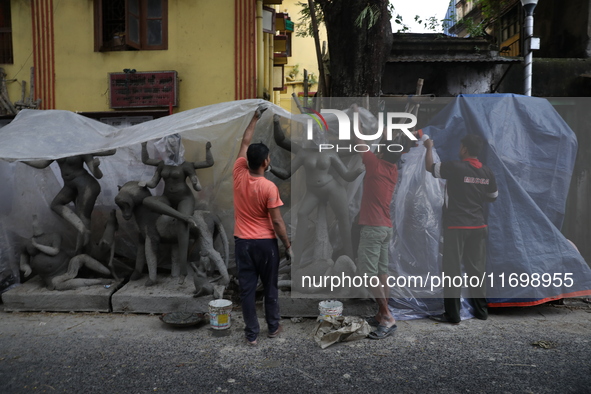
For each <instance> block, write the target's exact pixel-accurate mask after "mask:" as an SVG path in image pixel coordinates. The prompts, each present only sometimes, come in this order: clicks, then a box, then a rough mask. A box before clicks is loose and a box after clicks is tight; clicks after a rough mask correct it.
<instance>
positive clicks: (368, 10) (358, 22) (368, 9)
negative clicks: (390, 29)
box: [355, 4, 382, 29]
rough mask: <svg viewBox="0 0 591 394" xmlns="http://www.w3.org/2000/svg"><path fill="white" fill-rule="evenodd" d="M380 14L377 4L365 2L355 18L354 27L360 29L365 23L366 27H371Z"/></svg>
mask: <svg viewBox="0 0 591 394" xmlns="http://www.w3.org/2000/svg"><path fill="white" fill-rule="evenodd" d="M381 14H382V11H380V8H379V7H378V6H377V5H375V4H367V5H366V6H365V8H364V9H363V10H362V11H361V12H360V13H359V16H357V19H355V27H357V28H359V29H362V28H363V26H364V25H365V26H366V28H367V29H371V28H372V27H374V26H375V24H376V23H377V22H378V19H380V15H381Z"/></svg>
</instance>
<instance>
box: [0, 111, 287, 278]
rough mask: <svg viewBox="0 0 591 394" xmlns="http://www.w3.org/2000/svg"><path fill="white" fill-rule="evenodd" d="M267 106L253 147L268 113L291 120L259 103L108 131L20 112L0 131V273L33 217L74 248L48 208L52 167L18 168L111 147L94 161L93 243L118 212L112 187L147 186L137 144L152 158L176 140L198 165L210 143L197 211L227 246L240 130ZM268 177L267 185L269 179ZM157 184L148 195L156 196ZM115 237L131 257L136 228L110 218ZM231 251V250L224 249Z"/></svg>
mask: <svg viewBox="0 0 591 394" xmlns="http://www.w3.org/2000/svg"><path fill="white" fill-rule="evenodd" d="M261 104H262V105H264V106H267V107H269V109H268V110H267V111H266V112H265V113H263V116H262V118H261V119H260V120H259V121H258V123H257V127H256V130H255V135H254V137H253V142H255V141H256V142H260V141H262V142H264V143H266V144H268V145H270V144H271V143H272V138H273V137H272V130H273V129H272V119H273V115H274V114H279V115H281V116H283V117H287V118H289V117H290V116H291V114H290V113H289V112H287V111H285V110H283V109H282V108H280V107H278V106H275V105H272V104H270V103H269V102H267V101H264V100H242V101H234V102H228V103H221V104H215V105H210V106H206V107H201V108H196V109H193V110H189V111H184V112H181V113H178V114H174V115H170V116H167V117H164V118H160V119H156V120H152V121H149V122H145V123H141V124H137V125H134V126H130V127H124V128H115V127H112V126H108V125H105V124H103V123H100V122H98V121H94V120H92V119H88V118H86V117H83V116H81V115H77V114H75V113H73V112H69V111H56V110H52V111H33V110H24V111H21V112H20V113H19V115H17V117H16V118H15V120H14V121H13V122H12V123H10V124H9V125H7V126H4V127H3V128H1V129H0V158H1V159H3V160H0V175H1V176H2V180H3V188H2V191H0V254H1V256H0V271H3V270H4V269H11V270H12V272H14V274H15V275H17V276H18V274H19V272H18V261H19V255H20V248H21V246H22V245H23V243H24V241H25V240H26V239H28V238H30V237H31V235H32V228H31V224H30V218H31V215H32V214H33V213H36V214H37V215H38V216H39V221H40V224H41V226H42V227H43V228H44V229H46V231H55V232H58V233H60V234H62V235H63V238H64V246H65V247H66V248H68V247H69V248H73V246H74V244H75V241H76V233H75V231H74V230H73V229H72V228H71V226H69V225H68V224H67V223H66V222H65V221H64V220H63V219H61V218H60V217H59V216H58V215H57V214H55V213H54V212H53V211H52V210H51V208H50V203H51V201H52V200H53V198H54V197H55V196H56V194H57V193H58V192H59V190H60V189H61V187H62V185H63V181H62V179H61V174H60V170H59V167H58V166H57V163H55V162H54V163H52V164H51V165H50V166H49V167H48V168H45V169H35V168H32V167H30V166H27V165H25V164H23V163H18V161H25V160H37V159H57V158H61V157H68V156H73V155H79V154H86V153H90V152H99V151H103V150H107V149H112V148H117V153H116V154H115V155H113V156H105V157H99V160H100V163H101V164H100V169H101V171H102V172H103V177H102V178H101V179H99V180H98V182H99V184H100V185H101V193H100V194H99V196H98V199H97V201H96V204H95V208H94V211H93V214H92V241H93V242H97V241H98V240H99V238H100V236H101V235H102V231H103V229H104V224H105V222H106V220H107V218H108V213H109V212H110V211H111V210H112V209H117V210H118V208H117V206H116V205H115V203H114V198H115V196H116V195H117V193H118V187H117V186H122V185H123V184H125V183H126V182H128V181H141V180H144V181H148V180H150V179H151V178H152V176H153V175H154V170H155V168H154V167H152V166H147V165H144V164H142V162H141V143H142V142H144V141H150V142H149V143H148V152H149V153H150V156H151V157H157V155H156V150H155V148H154V144H153V143H154V142H155V141H156V140H158V139H161V138H162V137H166V136H168V135H172V134H176V133H178V134H180V135H181V137H182V142H183V145H184V147H185V155H184V158H185V160H188V161H202V160H204V159H205V144H206V143H207V141H210V142H211V143H212V148H211V152H212V155H213V157H214V161H215V164H214V166H213V167H211V168H206V169H199V170H197V171H196V174H197V177H198V178H199V179H200V181H201V184H202V186H203V190H202V191H200V192H194V194H195V196H196V199H197V208H201V209H210V210H212V211H213V212H215V213H216V214H217V215H218V216H219V217H220V218H221V220H222V224H223V226H224V228H225V230H226V233H227V234H228V239H229V240H230V242H233V238H232V233H233V205H232V202H233V198H232V195H233V193H232V167H233V164H234V161H235V158H236V154H237V152H238V148H239V144H240V141H241V140H242V135H243V133H244V130H245V129H246V126H247V125H248V123H249V122H250V120H251V119H252V116H253V114H254V112H255V110H256V108H257V107H258V106H259V105H261ZM272 157H273V158H274V159H273V160H274V161H278V162H280V163H282V164H283V165H289V164H288V163H289V155H286V154H283V153H282V152H273V153H272ZM9 161H10V162H9ZM270 178H273V177H272V176H270ZM162 184H163V182H161V183H160V185H159V187H158V188H156V189H153V190H152V194H154V195H157V194H161V192H162ZM117 218H118V222H119V230H118V237H117V244H116V245H117V249H116V253H117V254H118V255H122V256H125V257H129V258H135V250H136V247H135V242H136V236H137V226H136V225H135V222H134V221H133V220H130V221H126V220H124V219H123V218H122V217H121V215H120V213H118V214H117ZM231 250H233V248H231Z"/></svg>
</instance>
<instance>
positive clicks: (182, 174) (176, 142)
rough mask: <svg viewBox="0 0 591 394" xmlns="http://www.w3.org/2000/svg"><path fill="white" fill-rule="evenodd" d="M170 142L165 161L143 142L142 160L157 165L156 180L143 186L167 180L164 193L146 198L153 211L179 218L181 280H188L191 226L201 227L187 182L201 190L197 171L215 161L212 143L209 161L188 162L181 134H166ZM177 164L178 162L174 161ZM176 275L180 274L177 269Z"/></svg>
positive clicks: (146, 204)
mask: <svg viewBox="0 0 591 394" xmlns="http://www.w3.org/2000/svg"><path fill="white" fill-rule="evenodd" d="M164 138H165V139H166V140H165V141H166V144H167V148H168V149H167V155H168V156H167V157H166V158H165V159H164V160H158V159H151V158H150V156H149V154H148V149H147V143H146V142H144V143H142V163H144V164H146V165H151V166H155V167H157V169H156V172H155V173H154V176H153V177H152V179H151V180H150V181H149V182H147V183H144V182H140V184H139V185H140V186H147V187H149V188H151V189H153V188H155V187H156V186H157V185H158V183H159V182H160V180H161V179H164V192H163V193H162V195H161V196H149V197H146V198H145V200H144V201H143V203H144V205H145V206H146V207H148V208H149V209H151V210H152V211H154V212H156V213H159V214H162V215H167V216H171V217H173V218H175V219H178V222H177V238H178V246H179V264H180V267H181V272H180V275H181V278H180V283H182V282H183V281H184V275H186V266H187V252H188V248H189V227H197V223H196V222H195V219H194V218H193V216H192V215H193V212H194V211H195V197H194V195H193V192H192V191H191V189H190V188H189V186H188V185H187V183H186V180H187V178H189V179H190V180H191V183H192V184H193V189H194V190H195V191H200V190H201V185H200V184H199V180H198V178H197V176H196V175H195V170H196V169H199V168H207V167H211V166H213V164H214V160H213V156H212V154H211V142H208V143H207V144H206V146H205V161H201V162H188V161H184V158H182V157H181V155H180V149H181V146H182V145H181V139H180V136H178V135H170V136H167V137H164ZM172 163H177V164H172ZM173 276H178V274H177V273H175V272H173Z"/></svg>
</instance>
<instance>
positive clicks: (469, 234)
mask: <svg viewBox="0 0 591 394" xmlns="http://www.w3.org/2000/svg"><path fill="white" fill-rule="evenodd" d="M487 235H488V229H487V228H486V227H484V228H478V229H444V230H443V272H444V273H445V276H446V277H447V276H449V277H452V278H453V277H457V276H462V262H463V265H464V269H465V272H466V274H467V275H468V278H470V277H472V276H477V277H478V278H479V279H480V280H482V275H483V274H484V272H485V270H486V238H487ZM485 279H486V278H485ZM473 283H474V284H475V282H473ZM457 284H459V280H458V281H457V282H456V285H457ZM463 284H464V283H462V285H463ZM481 284H482V285H481V286H478V287H470V286H469V297H470V301H471V303H472V306H473V307H474V315H475V316H476V317H477V318H479V319H486V318H487V317H488V309H487V306H486V298H485V297H486V280H484V281H483V283H481ZM462 285H460V286H454V285H453V283H452V284H451V285H450V283H449V281H445V280H444V289H443V296H444V298H445V299H444V306H445V313H446V314H447V317H448V319H449V320H450V321H452V322H456V323H459V322H460V295H461V292H462Z"/></svg>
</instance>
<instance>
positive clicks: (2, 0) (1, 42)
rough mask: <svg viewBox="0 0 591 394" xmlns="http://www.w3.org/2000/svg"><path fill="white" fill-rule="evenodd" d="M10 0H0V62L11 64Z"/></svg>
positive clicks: (12, 61) (12, 60)
mask: <svg viewBox="0 0 591 394" xmlns="http://www.w3.org/2000/svg"><path fill="white" fill-rule="evenodd" d="M13 63H14V59H13V56H12V23H11V21H10V0H0V64H13Z"/></svg>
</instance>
